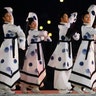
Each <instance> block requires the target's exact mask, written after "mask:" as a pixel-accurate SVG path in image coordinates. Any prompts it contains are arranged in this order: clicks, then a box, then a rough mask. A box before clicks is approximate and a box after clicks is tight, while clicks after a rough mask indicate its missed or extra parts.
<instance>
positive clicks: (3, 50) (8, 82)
mask: <svg viewBox="0 0 96 96" xmlns="http://www.w3.org/2000/svg"><path fill="white" fill-rule="evenodd" d="M9 9H12V8H11V7H8V8H7V7H6V8H4V9H3V10H2V14H1V15H2V20H3V25H2V31H3V34H4V40H3V42H2V44H1V46H0V54H1V55H0V93H9V94H13V93H14V92H13V91H11V89H10V88H12V87H13V86H14V84H15V83H16V82H17V81H18V80H19V78H20V72H19V69H18V66H19V64H18V63H19V61H18V47H19V48H21V49H23V50H25V40H26V38H25V34H24V32H23V30H22V29H21V28H20V26H16V25H14V24H13V21H14V20H13V19H14V18H13V15H12V10H9ZM18 45H19V46H18Z"/></svg>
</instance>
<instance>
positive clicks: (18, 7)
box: [0, 0, 96, 89]
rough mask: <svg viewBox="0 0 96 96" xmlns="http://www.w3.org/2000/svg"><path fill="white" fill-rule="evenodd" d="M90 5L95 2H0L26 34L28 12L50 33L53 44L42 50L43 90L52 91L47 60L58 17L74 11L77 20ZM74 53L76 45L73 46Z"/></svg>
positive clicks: (50, 52)
mask: <svg viewBox="0 0 96 96" xmlns="http://www.w3.org/2000/svg"><path fill="white" fill-rule="evenodd" d="M91 4H96V0H64V2H63V3H60V2H59V0H0V10H2V8H3V7H12V8H13V15H14V19H15V24H16V25H20V26H21V28H22V29H23V30H24V32H25V34H26V18H27V16H28V13H29V12H30V11H32V12H35V13H36V14H37V16H38V19H39V25H42V26H44V30H47V31H48V32H51V33H52V34H53V35H52V40H53V42H54V43H44V42H43V44H42V45H43V50H44V56H45V63H46V70H47V71H46V72H47V77H46V79H45V86H44V89H53V78H54V70H53V69H51V68H49V67H48V66H47V63H48V60H49V58H50V56H51V54H52V52H53V51H54V49H55V47H56V41H57V39H58V28H57V24H58V21H59V15H60V14H61V13H62V12H67V13H68V14H70V13H72V12H74V11H76V12H78V18H79V17H80V16H81V15H82V13H83V12H84V11H86V10H87V8H88V7H89V6H90V5H91ZM48 19H50V20H51V22H52V23H51V25H48V24H47V23H46V21H47V20H48ZM0 24H1V23H0ZM74 45H75V47H74V48H73V50H74V52H75V49H76V50H77V48H76V45H78V43H77V44H74ZM24 55H25V51H22V50H20V68H22V65H23V60H24Z"/></svg>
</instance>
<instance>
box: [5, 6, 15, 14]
mask: <svg viewBox="0 0 96 96" xmlns="http://www.w3.org/2000/svg"><path fill="white" fill-rule="evenodd" d="M4 9H6V10H7V11H8V12H11V13H12V12H13V9H12V8H11V7H4Z"/></svg>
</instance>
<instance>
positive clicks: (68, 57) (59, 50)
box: [48, 15, 76, 89]
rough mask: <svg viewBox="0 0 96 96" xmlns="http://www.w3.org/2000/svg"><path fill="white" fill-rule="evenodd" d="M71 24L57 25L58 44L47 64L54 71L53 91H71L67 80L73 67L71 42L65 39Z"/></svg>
mask: <svg viewBox="0 0 96 96" xmlns="http://www.w3.org/2000/svg"><path fill="white" fill-rule="evenodd" d="M75 16H76V15H75ZM71 19H72V18H71ZM71 19H70V20H71ZM75 19H76V17H73V19H72V22H71V23H73V21H74V20H75ZM71 23H70V22H69V23H62V24H60V25H58V28H59V42H58V44H57V46H56V48H55V50H54V52H53V54H52V55H51V57H50V60H49V62H48V66H49V67H52V68H54V69H55V72H54V88H55V89H71V84H70V83H69V82H68V80H69V77H70V74H71V69H72V66H73V59H72V45H71V40H70V39H68V38H67V37H66V34H67V31H68V29H69V28H70V24H71Z"/></svg>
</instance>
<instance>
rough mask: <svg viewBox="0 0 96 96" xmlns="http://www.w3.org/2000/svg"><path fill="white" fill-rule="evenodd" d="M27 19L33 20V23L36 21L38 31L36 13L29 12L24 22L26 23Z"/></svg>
mask: <svg viewBox="0 0 96 96" xmlns="http://www.w3.org/2000/svg"><path fill="white" fill-rule="evenodd" d="M28 18H33V19H34V21H36V24H37V29H38V17H37V15H36V13H34V12H29V14H28V17H27V19H26V22H28Z"/></svg>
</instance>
